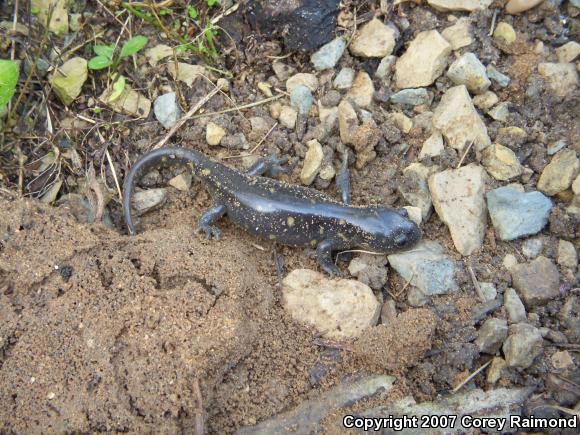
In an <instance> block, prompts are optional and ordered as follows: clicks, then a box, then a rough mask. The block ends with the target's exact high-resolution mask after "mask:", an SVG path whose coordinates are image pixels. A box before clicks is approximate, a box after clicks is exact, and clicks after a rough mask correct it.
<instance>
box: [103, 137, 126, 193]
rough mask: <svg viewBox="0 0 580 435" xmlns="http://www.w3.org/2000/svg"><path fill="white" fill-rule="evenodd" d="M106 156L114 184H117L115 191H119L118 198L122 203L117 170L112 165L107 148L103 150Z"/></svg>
mask: <svg viewBox="0 0 580 435" xmlns="http://www.w3.org/2000/svg"><path fill="white" fill-rule="evenodd" d="M105 154H106V156H107V161H108V162H109V166H110V167H111V172H112V173H113V180H115V185H116V186H117V192H118V193H119V200H120V201H121V203H123V193H121V186H120V185H119V179H118V178H117V171H115V166H113V160H112V159H111V154H109V149H108V148H107V149H106V150H105Z"/></svg>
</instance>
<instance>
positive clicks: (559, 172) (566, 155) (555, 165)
mask: <svg viewBox="0 0 580 435" xmlns="http://www.w3.org/2000/svg"><path fill="white" fill-rule="evenodd" d="M579 169H580V162H579V161H578V157H577V156H576V152H575V151H574V150H571V149H563V150H562V151H560V152H558V153H557V154H556V155H555V156H554V157H553V158H552V161H551V162H550V163H549V164H548V165H547V166H546V167H545V168H544V170H543V171H542V175H540V179H539V180H538V190H540V191H542V192H544V193H545V194H546V195H550V196H554V195H556V194H557V193H560V192H562V191H564V190H566V189H567V188H568V187H570V186H571V185H572V182H573V181H574V178H575V177H576V176H577V175H578V170H579Z"/></svg>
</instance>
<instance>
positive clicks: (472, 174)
mask: <svg viewBox="0 0 580 435" xmlns="http://www.w3.org/2000/svg"><path fill="white" fill-rule="evenodd" d="M485 179H486V174H485V171H484V169H483V168H482V167H481V166H479V165H477V164H475V163H472V164H470V165H467V166H463V167H462V168H459V169H448V170H446V171H443V172H439V173H438V174H434V175H431V177H429V191H430V192H431V198H432V199H433V206H434V207H435V211H436V212H437V214H438V215H439V217H440V218H441V220H442V221H443V222H444V223H445V224H446V225H447V227H448V228H449V231H450V232H451V238H452V239H453V243H454V244H455V247H456V248H457V250H458V251H459V252H460V253H461V254H462V255H471V254H472V253H473V252H475V251H476V250H478V249H479V248H481V246H482V244H483V236H484V235H485V226H486V222H487V216H486V207H485V199H484V196H483V192H484V188H485Z"/></svg>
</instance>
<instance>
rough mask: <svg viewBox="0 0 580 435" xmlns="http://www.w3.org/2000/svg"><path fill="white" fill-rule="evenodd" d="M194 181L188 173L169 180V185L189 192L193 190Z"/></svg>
mask: <svg viewBox="0 0 580 435" xmlns="http://www.w3.org/2000/svg"><path fill="white" fill-rule="evenodd" d="M192 179H193V177H192V175H191V172H189V171H186V172H183V173H181V174H179V175H177V176H175V177H173V178H172V179H171V180H169V185H170V186H173V187H175V188H176V189H177V190H181V191H183V192H187V191H188V190H189V189H190V188H191V182H192Z"/></svg>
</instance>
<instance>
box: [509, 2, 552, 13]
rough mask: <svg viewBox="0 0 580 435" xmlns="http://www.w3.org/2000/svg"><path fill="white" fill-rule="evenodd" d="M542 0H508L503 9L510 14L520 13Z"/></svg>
mask: <svg viewBox="0 0 580 435" xmlns="http://www.w3.org/2000/svg"><path fill="white" fill-rule="evenodd" d="M543 1H544V0H510V1H509V2H507V4H506V5H505V11H506V12H507V13H508V14H512V15H516V14H521V13H522V12H525V11H527V10H530V9H532V8H533V7H536V6H538V5H539V4H540V3H542V2H543Z"/></svg>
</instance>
